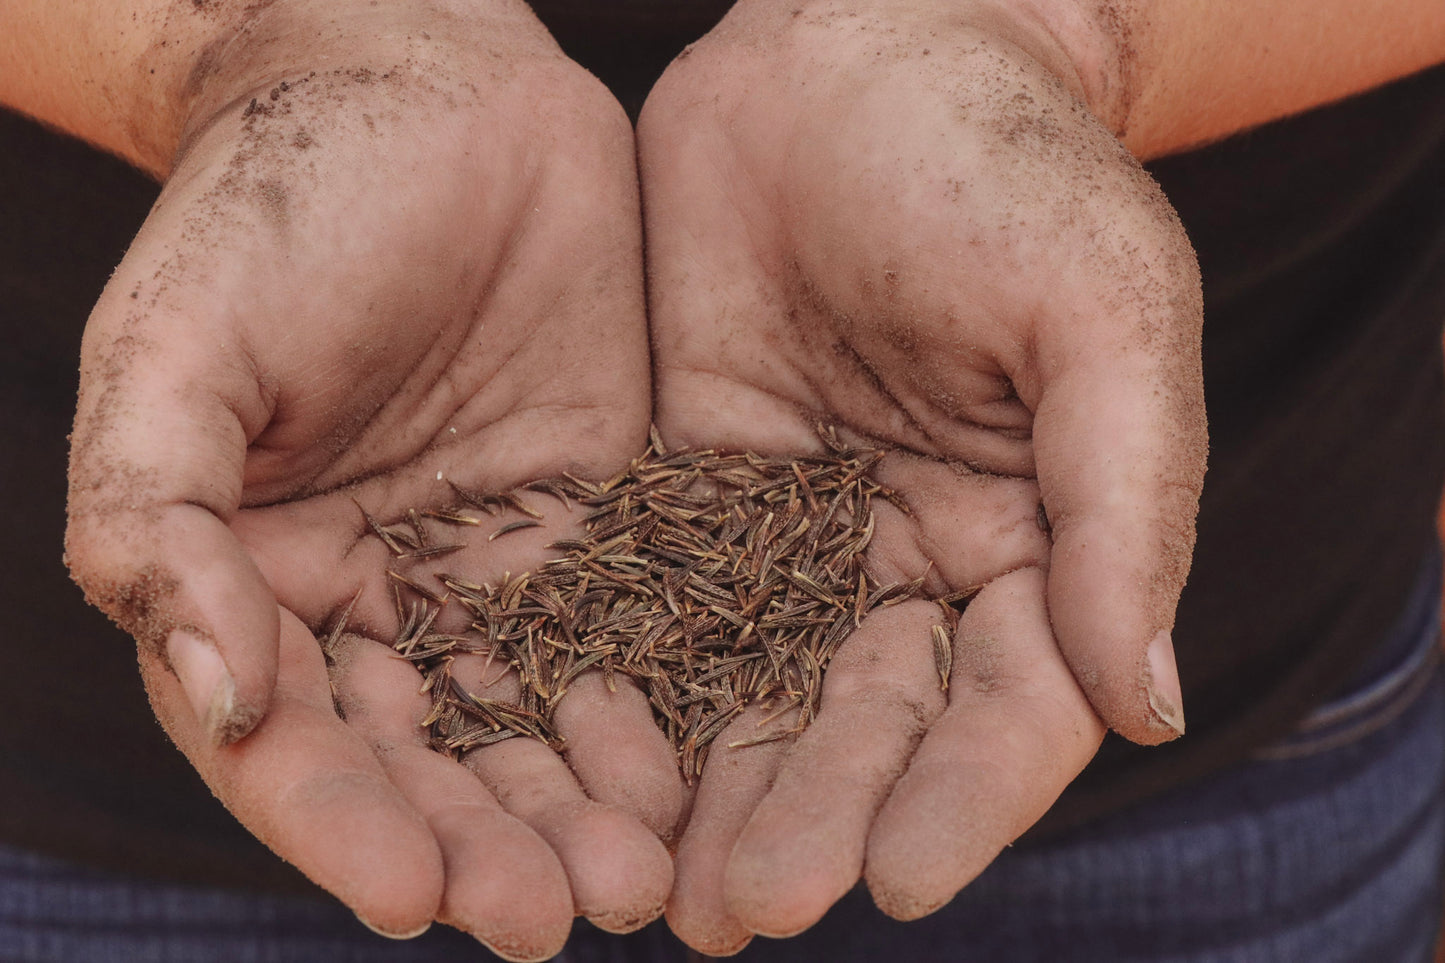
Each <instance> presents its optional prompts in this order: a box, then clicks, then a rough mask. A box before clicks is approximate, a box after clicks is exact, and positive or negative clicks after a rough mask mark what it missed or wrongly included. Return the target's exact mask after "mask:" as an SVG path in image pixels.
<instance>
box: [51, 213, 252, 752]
mask: <svg viewBox="0 0 1445 963" xmlns="http://www.w3.org/2000/svg"><path fill="white" fill-rule="evenodd" d="M145 238H146V232H145V231H144V230H143V231H142V234H141V237H140V238H139V239H138V240H137V243H136V245H135V246H134V247H133V248H132V251H131V253H130V254H129V255H127V258H126V261H125V262H124V263H123V264H122V266H121V268H120V270H119V271H118V272H117V274H116V276H115V277H114V278H113V279H112V281H111V283H110V285H109V286H108V287H107V289H106V291H105V293H104V294H103V295H102V297H101V300H100V302H99V303H98V304H97V306H96V308H95V311H94V312H93V313H92V315H91V318H90V321H89V323H88V325H87V328H86V333H85V338H84V341H83V342H82V347H81V366H80V397H79V402H78V408H77V413H76V421H75V429H74V432H73V434H72V436H71V458H70V493H69V507H68V511H69V524H68V528H67V532H66V561H67V564H68V565H69V566H70V570H71V574H72V577H73V578H74V579H75V580H76V582H77V583H79V585H80V586H81V588H82V589H84V591H85V594H86V598H87V599H88V600H89V601H90V602H91V603H92V604H94V605H96V606H97V607H99V608H100V609H102V610H104V611H105V612H106V613H107V614H108V615H110V616H111V618H112V619H114V620H115V621H116V623H117V624H119V625H120V626H121V628H123V629H125V630H126V631H127V632H129V633H131V634H132V635H133V636H135V638H136V640H137V642H138V644H139V645H141V646H143V647H145V648H146V649H148V650H149V651H151V652H154V653H156V654H159V655H160V656H161V658H162V659H163V660H164V661H165V663H166V664H167V665H168V666H169V667H170V669H171V670H172V671H173V672H174V673H175V675H176V676H177V678H178V679H179V680H180V682H181V689H182V690H183V691H184V693H185V695H186V697H187V699H188V700H189V702H190V706H189V711H191V712H193V713H194V714H195V715H196V717H197V718H198V719H199V720H200V722H201V723H202V724H203V725H204V726H205V727H206V730H207V732H208V733H209V734H210V737H211V738H212V740H214V741H215V742H216V743H217V744H224V743H228V742H231V741H234V740H236V739H239V738H240V737H242V736H244V735H245V734H246V733H247V732H249V731H250V730H251V728H252V727H253V726H254V725H255V724H256V722H257V721H259V720H260V718H261V717H262V715H264V714H265V711H266V707H267V703H268V700H269V698H270V693H271V689H272V687H273V685H274V682H275V677H276V651H277V645H278V633H279V628H278V616H277V610H276V601H275V598H274V596H273V594H272V592H271V589H270V587H269V586H268V585H267V584H266V582H265V580H264V579H263V578H262V576H261V573H260V572H259V571H258V569H257V568H256V566H255V565H254V564H253V563H252V561H251V559H250V557H249V555H248V554H247V553H246V551H245V550H244V549H243V548H242V546H241V544H240V542H239V541H237V539H236V538H235V537H234V536H233V535H232V534H231V531H230V529H229V527H228V522H229V520H230V519H231V518H232V517H233V515H234V514H235V512H236V511H237V509H238V507H239V505H240V500H241V489H242V472H243V468H244V462H245V455H246V446H247V440H248V438H250V437H254V435H255V434H256V433H257V432H258V431H259V429H260V427H261V426H262V425H264V424H265V421H266V419H267V418H268V417H269V410H268V407H267V405H266V404H265V401H264V398H263V395H262V392H261V389H260V386H259V383H258V379H257V377H256V375H255V374H254V371H253V369H252V368H251V366H250V365H249V364H248V363H246V360H245V358H244V355H243V352H242V351H241V349H240V347H239V345H238V344H237V338H236V337H235V336H234V334H232V335H231V336H229V337H228V336H226V334H225V332H224V331H222V330H220V323H221V322H220V321H219V320H218V319H217V318H216V317H214V315H215V314H217V313H218V312H215V311H214V310H213V309H210V306H209V305H205V304H201V303H199V302H200V300H201V297H202V296H201V295H199V294H198V292H196V291H195V290H194V289H192V290H190V291H187V290H186V289H185V286H184V285H177V284H174V283H173V284H172V287H171V289H170V290H167V287H166V282H165V281H164V280H157V279H160V278H165V277H166V272H165V267H166V264H167V263H169V262H164V261H162V262H161V263H159V264H157V263H156V262H157V260H158V258H156V257H147V248H148V245H147V244H146V242H145ZM142 278H144V279H145V280H143V281H142V280H140V279H142Z"/></svg>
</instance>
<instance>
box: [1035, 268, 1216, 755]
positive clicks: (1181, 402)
mask: <svg viewBox="0 0 1445 963" xmlns="http://www.w3.org/2000/svg"><path fill="white" fill-rule="evenodd" d="M1187 260H1188V263H1187V264H1186V265H1184V266H1182V267H1181V268H1180V271H1181V272H1183V273H1182V278H1181V277H1175V278H1173V279H1172V280H1173V285H1172V289H1173V290H1175V291H1178V290H1180V289H1182V290H1183V294H1182V295H1179V296H1175V297H1152V298H1138V299H1134V301H1135V304H1136V305H1138V306H1136V307H1132V308H1131V307H1130V306H1129V305H1128V304H1124V305H1121V304H1119V303H1117V302H1116V303H1113V304H1105V305H1101V306H1100V307H1099V314H1098V315H1097V316H1096V317H1095V318H1079V317H1074V318H1071V319H1070V323H1069V324H1067V325H1066V326H1065V330H1066V331H1068V332H1069V333H1070V335H1073V337H1070V336H1068V335H1066V336H1065V338H1064V339H1062V341H1063V343H1062V344H1061V346H1060V350H1058V351H1057V352H1055V353H1054V354H1053V356H1052V357H1049V356H1048V355H1049V352H1047V351H1044V350H1040V355H1041V359H1040V360H1041V370H1043V371H1046V372H1049V373H1050V375H1049V376H1048V377H1045V378H1043V379H1041V383H1040V388H1041V396H1040V399H1039V402H1038V406H1037V408H1036V409H1035V421H1034V445H1035V457H1036V459H1037V462H1036V464H1037V470H1038V479H1039V490H1040V494H1041V497H1042V499H1043V503H1044V508H1045V511H1046V513H1047V520H1048V523H1049V525H1050V527H1051V533H1052V537H1053V541H1054V546H1053V550H1052V552H1051V556H1050V557H1051V562H1050V570H1049V578H1048V589H1047V591H1048V607H1049V617H1050V620H1051V622H1052V624H1053V626H1054V630H1055V633H1056V635H1057V638H1058V642H1059V649H1060V651H1061V652H1062V653H1063V654H1064V657H1065V659H1066V660H1067V661H1068V663H1069V666H1070V668H1071V669H1072V670H1073V672H1074V675H1075V677H1076V678H1077V679H1078V681H1079V683H1080V685H1081V686H1082V687H1083V689H1084V691H1085V692H1086V693H1087V695H1088V697H1089V700H1090V702H1091V703H1092V705H1093V707H1094V710H1095V711H1096V712H1097V713H1098V714H1099V716H1100V717H1101V718H1102V719H1103V720H1104V721H1105V722H1106V723H1107V724H1108V725H1109V726H1110V727H1111V728H1112V729H1114V730H1115V731H1116V732H1118V733H1119V734H1121V735H1123V736H1125V737H1126V738H1128V739H1131V740H1133V741H1134V742H1138V743H1143V744H1150V745H1152V744H1155V743H1159V742H1164V741H1167V740H1169V739H1173V738H1175V737H1177V736H1179V735H1181V734H1182V733H1183V732H1184V714H1183V703H1182V698H1181V692H1180V683H1179V675H1178V670H1177V668H1176V665H1175V660H1174V649H1173V644H1172V637H1171V630H1172V628H1173V625H1174V612H1175V608H1176V606H1177V605H1178V602H1179V595H1180V592H1181V591H1182V589H1183V587H1184V581H1185V578H1186V577H1187V575H1188V572H1189V565H1190V560H1191V557H1192V555H1193V550H1194V520H1195V515H1196V513H1197V511H1198V505H1199V494H1200V490H1201V487H1202V485H1203V479H1204V469H1205V460H1206V455H1207V450H1208V440H1207V429H1206V424H1205V416H1204V391H1203V377H1202V372H1201V363H1200V341H1199V337H1200V326H1201V318H1202V314H1201V309H1200V305H1199V299H1198V283H1197V277H1198V276H1197V273H1195V272H1194V269H1193V260H1192V258H1189V259H1187ZM1157 263H1158V262H1156V264H1157ZM1181 279H1182V280H1183V281H1185V282H1187V281H1189V280H1193V281H1194V285H1193V287H1192V288H1191V287H1189V286H1188V285H1187V283H1180V282H1181ZM1156 290H1157V289H1156ZM1140 306H1142V307H1140ZM1100 317H1106V318H1107V319H1108V322H1107V323H1098V321H1099V318H1100ZM1091 322H1093V323H1091ZM1101 329H1102V330H1101ZM1079 335H1082V337H1079ZM1070 342H1071V343H1070Z"/></svg>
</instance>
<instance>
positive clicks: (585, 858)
mask: <svg viewBox="0 0 1445 963" xmlns="http://www.w3.org/2000/svg"><path fill="white" fill-rule="evenodd" d="M482 662H483V660H480V659H478V658H477V657H475V656H471V657H465V658H459V659H457V660H456V662H455V663H453V673H454V675H455V677H456V678H458V679H474V680H480V679H481V673H482ZM495 672H496V670H495V668H493V670H492V673H493V675H495ZM508 687H510V689H511V691H510V692H508V691H507V689H508ZM515 687H516V682H515V677H514V676H513V677H510V678H509V679H508V681H507V682H506V683H494V684H493V685H491V686H489V687H487V688H485V689H483V688H482V687H481V686H480V684H479V683H473V684H472V685H471V688H473V689H474V690H475V691H477V692H479V693H481V692H484V693H485V697H486V698H489V699H501V700H503V701H515V698H516V694H517V692H516V688H515ZM648 724H649V725H651V723H650V722H649V723H648ZM463 762H464V763H465V764H466V766H467V768H468V769H470V770H471V771H472V772H473V773H475V774H476V775H477V777H478V778H480V779H481V781H482V784H483V785H485V786H486V787H487V788H488V789H489V790H490V791H491V792H492V794H493V795H494V796H495V797H496V798H497V800H498V802H500V803H501V804H502V807H503V808H504V809H505V810H506V811H507V812H509V813H511V814H512V815H513V816H515V817H516V818H518V819H520V820H521V821H522V822H524V823H526V824H527V825H528V826H530V827H531V828H532V829H533V830H535V831H536V833H537V834H538V835H539V836H541V837H542V839H544V840H545V841H546V843H547V845H548V846H550V847H551V848H552V851H553V852H554V853H556V854H557V858H558V859H559V860H560V861H561V863H562V867H563V869H565V870H566V873H567V879H568V882H569V884H570V886H571V889H572V900H573V905H574V909H575V910H576V912H577V914H578V915H580V916H585V917H587V918H588V919H589V920H591V921H592V923H593V924H595V925H596V926H598V927H599V928H601V929H604V930H607V931H608V932H612V933H626V932H630V931H632V930H635V929H638V928H640V927H642V926H644V925H646V924H647V923H650V922H651V921H652V920H654V919H656V918H657V917H658V916H660V915H661V914H662V909H663V904H664V903H665V901H666V899H667V893H668V891H669V890H670V889H671V888H672V861H671V860H670V859H669V858H668V855H667V850H666V849H665V848H664V847H663V845H662V843H661V841H659V840H658V838H657V836H656V835H654V834H653V833H652V832H650V831H649V830H648V829H647V827H646V826H644V825H643V824H642V823H641V822H639V821H638V820H637V819H636V818H634V817H632V816H629V815H627V814H626V813H624V812H622V811H621V810H619V809H615V808H613V807H612V806H608V805H604V804H602V803H600V802H596V801H594V800H592V799H589V798H587V794H586V793H585V792H583V790H582V787H581V785H579V784H578V782H577V778H576V777H575V776H574V775H572V772H571V771H570V770H569V769H568V768H567V764H566V762H564V761H563V759H562V757H561V756H559V755H558V754H557V753H556V752H553V751H552V749H550V748H548V747H547V746H546V745H544V744H543V743H541V742H539V741H537V740H535V739H531V738H527V737H525V736H519V737H515V738H511V739H507V740H504V741H502V742H498V743H494V744H492V745H489V746H485V747H482V748H479V749H473V750H471V751H470V752H468V753H467V754H466V755H465V756H464V757H463Z"/></svg>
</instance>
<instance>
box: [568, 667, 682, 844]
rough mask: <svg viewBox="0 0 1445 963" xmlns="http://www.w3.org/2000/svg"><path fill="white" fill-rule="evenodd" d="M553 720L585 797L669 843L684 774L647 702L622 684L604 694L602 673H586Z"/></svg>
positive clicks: (677, 816) (633, 688)
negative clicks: (623, 814) (640, 825)
mask: <svg viewBox="0 0 1445 963" xmlns="http://www.w3.org/2000/svg"><path fill="white" fill-rule="evenodd" d="M554 721H555V722H556V725H557V731H558V733H559V734H560V735H561V736H562V738H563V739H565V740H566V758H567V764H568V765H569V766H571V767H572V772H573V773H575V774H576V776H577V780H578V781H579V782H580V783H581V784H582V788H583V789H584V790H586V792H587V795H588V796H589V797H590V798H592V799H594V800H596V801H597V802H600V803H604V804H606V805H609V806H614V807H616V808H617V809H619V810H621V811H622V812H624V813H627V814H628V815H630V816H634V817H636V818H637V819H638V820H640V821H641V822H642V824H643V825H644V826H646V827H647V828H648V829H650V830H652V832H653V833H655V834H656V835H657V837H658V838H659V839H662V840H670V839H672V837H673V835H674V834H675V833H676V831H677V826H678V821H679V819H680V817H681V814H682V805H683V783H682V775H681V773H680V772H679V771H678V768H677V757H676V756H675V755H674V754H673V751H672V749H671V748H670V747H669V746H668V744H667V738H666V737H665V736H664V735H663V733H662V730H661V729H659V728H658V727H657V724H656V723H655V722H654V721H653V718H652V708H651V706H650V705H649V704H648V701H647V697H646V696H645V695H643V694H642V692H641V691H639V690H638V689H637V687H636V686H634V685H632V684H631V683H629V682H627V681H626V680H625V679H616V680H614V682H613V689H608V687H607V683H606V681H605V680H604V678H603V675H602V673H601V672H586V673H583V674H582V675H581V676H579V677H578V678H577V681H576V682H573V683H572V685H571V686H570V687H569V688H568V690H567V698H565V699H563V700H562V701H560V702H558V703H557V713H556V716H555V719H554Z"/></svg>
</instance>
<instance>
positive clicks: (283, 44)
mask: <svg viewBox="0 0 1445 963" xmlns="http://www.w3.org/2000/svg"><path fill="white" fill-rule="evenodd" d="M564 59H565V58H564V57H563V55H562V53H561V51H560V49H559V48H558V47H557V45H556V44H555V42H554V41H553V40H552V38H551V36H550V35H549V34H548V33H547V31H546V29H545V28H544V27H543V26H542V24H541V23H540V22H539V21H538V20H537V19H536V17H535V16H534V15H533V14H532V12H531V10H530V8H529V7H527V6H526V5H525V4H524V3H522V2H520V0H485V2H479V0H411V2H391V3H385V4H380V5H378V4H375V3H374V2H368V0H346V2H342V3H338V2H335V0H273V2H272V3H269V4H266V5H264V6H261V7H260V8H259V9H258V10H256V11H255V12H254V13H252V14H250V15H248V16H246V17H244V18H243V19H240V20H238V21H237V22H235V23H234V24H232V25H231V26H230V27H229V29H228V30H226V31H225V33H224V34H222V35H219V36H217V37H216V38H215V39H213V40H212V41H211V43H210V44H208V46H207V48H206V50H205V51H203V53H202V55H201V56H199V57H198V58H196V60H195V62H194V64H193V66H192V67H191V68H190V69H189V71H188V74H187V81H186V84H185V85H184V89H183V90H182V91H181V96H180V98H179V99H178V103H177V116H178V117H179V118H180V119H179V123H178V124H177V126H176V129H175V138H174V141H173V145H172V147H173V149H172V153H171V155H170V158H171V159H173V158H175V157H178V156H179V155H180V154H181V153H183V152H184V151H185V149H186V148H187V146H188V144H189V143H190V142H191V141H192V140H193V139H194V138H195V137H196V136H197V135H198V134H199V133H200V132H201V131H203V130H204V129H206V128H207V126H209V125H210V124H211V123H212V122H213V121H214V120H215V119H216V118H217V117H218V116H219V115H222V114H224V113H227V112H228V111H233V110H244V109H245V107H246V105H247V104H248V102H249V101H250V100H252V99H255V100H256V103H257V108H259V109H260V110H263V111H264V110H266V109H267V108H268V101H269V100H274V99H276V94H275V91H276V89H277V88H278V86H280V85H283V84H285V83H288V82H290V83H295V82H296V81H298V80H299V79H300V78H303V77H307V76H309V75H315V74H317V73H323V74H331V75H335V76H342V77H345V78H348V79H349V80H352V81H354V82H357V83H364V82H365V81H367V79H368V78H377V79H379V78H382V77H385V76H388V75H390V74H392V73H400V72H405V73H407V74H410V75H414V76H416V77H420V78H424V79H425V81H426V82H427V84H428V85H429V86H430V87H432V88H434V89H437V90H443V89H446V88H449V87H455V88H461V87H471V86H472V85H473V81H475V80H476V79H477V78H478V77H485V76H489V75H490V76H495V75H496V72H497V71H498V70H499V69H502V68H505V67H506V66H508V65H516V64H518V63H520V62H522V61H523V60H564ZM280 89H282V90H284V89H285V88H284V87H281V88H280Z"/></svg>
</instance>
